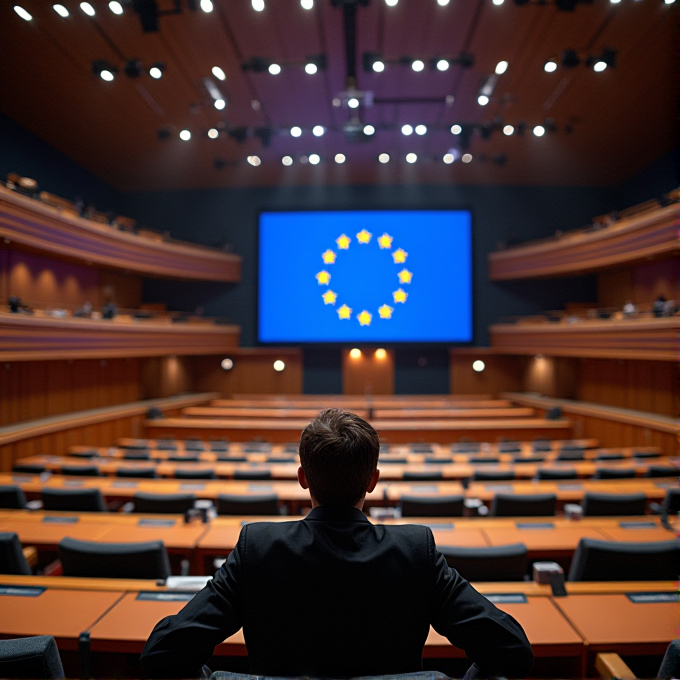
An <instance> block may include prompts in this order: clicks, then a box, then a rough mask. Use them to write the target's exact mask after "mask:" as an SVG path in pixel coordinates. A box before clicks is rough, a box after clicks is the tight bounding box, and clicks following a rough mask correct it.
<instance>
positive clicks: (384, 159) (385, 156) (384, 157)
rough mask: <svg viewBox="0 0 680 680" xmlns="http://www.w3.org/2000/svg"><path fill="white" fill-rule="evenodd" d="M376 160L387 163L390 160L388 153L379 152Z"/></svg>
mask: <svg viewBox="0 0 680 680" xmlns="http://www.w3.org/2000/svg"><path fill="white" fill-rule="evenodd" d="M378 160H379V161H380V162H381V163H389V162H390V154H388V153H381V154H380V155H379V156H378Z"/></svg>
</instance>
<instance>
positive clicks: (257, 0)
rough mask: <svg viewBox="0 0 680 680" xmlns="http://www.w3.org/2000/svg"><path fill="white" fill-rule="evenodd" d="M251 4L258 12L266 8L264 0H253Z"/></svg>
mask: <svg viewBox="0 0 680 680" xmlns="http://www.w3.org/2000/svg"><path fill="white" fill-rule="evenodd" d="M251 5H252V6H253V9H254V10H255V11H256V12H262V11H263V10H264V0H251Z"/></svg>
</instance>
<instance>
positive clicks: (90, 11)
mask: <svg viewBox="0 0 680 680" xmlns="http://www.w3.org/2000/svg"><path fill="white" fill-rule="evenodd" d="M80 9H82V10H83V12H85V14H87V16H88V17H93V16H94V15H95V11H94V7H92V5H91V4H90V3H89V2H81V3H80Z"/></svg>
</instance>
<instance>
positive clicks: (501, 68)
mask: <svg viewBox="0 0 680 680" xmlns="http://www.w3.org/2000/svg"><path fill="white" fill-rule="evenodd" d="M507 70H508V62H507V61H499V62H498V63H497V64H496V75H499V76H502V75H503V74H504V73H505V72H506V71H507Z"/></svg>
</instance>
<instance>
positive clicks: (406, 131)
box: [401, 123, 413, 137]
mask: <svg viewBox="0 0 680 680" xmlns="http://www.w3.org/2000/svg"><path fill="white" fill-rule="evenodd" d="M401 134H402V135H406V136H407V137H408V136H409V135H411V134H413V128H412V127H411V126H410V125H409V124H408V123H407V124H406V125H402V126H401Z"/></svg>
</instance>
